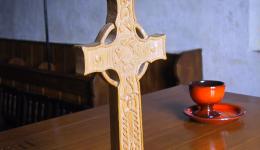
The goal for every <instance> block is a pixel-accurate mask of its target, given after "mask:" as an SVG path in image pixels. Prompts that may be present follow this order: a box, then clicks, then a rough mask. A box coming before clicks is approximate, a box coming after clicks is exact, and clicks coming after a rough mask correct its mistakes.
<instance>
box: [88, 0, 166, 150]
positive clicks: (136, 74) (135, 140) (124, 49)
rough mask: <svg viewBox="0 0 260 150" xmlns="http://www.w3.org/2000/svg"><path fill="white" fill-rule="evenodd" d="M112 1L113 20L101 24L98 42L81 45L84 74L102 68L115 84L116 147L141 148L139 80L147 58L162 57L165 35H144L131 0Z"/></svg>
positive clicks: (124, 149)
mask: <svg viewBox="0 0 260 150" xmlns="http://www.w3.org/2000/svg"><path fill="white" fill-rule="evenodd" d="M108 1H110V0H108ZM111 1H112V0H111ZM116 1H117V11H116V12H117V14H116V20H115V21H114V22H112V23H111V22H110V23H108V24H107V25H105V26H104V28H103V30H102V31H101V32H100V34H99V36H98V38H97V42H98V43H96V44H94V45H91V46H88V47H84V48H83V52H84V59H85V60H84V61H85V70H84V74H89V73H92V72H102V73H103V76H104V77H105V79H106V80H107V81H108V82H109V83H110V84H112V85H114V86H115V87H117V88H118V105H117V107H118V113H119V114H118V119H119V129H118V134H119V147H120V149H123V150H143V127H142V111H141V110H142V109H141V94H140V85H139V80H140V78H141V76H142V75H143V73H144V72H145V70H146V68H147V62H152V61H154V60H157V59H165V58H166V54H165V46H164V45H165V37H164V36H159V35H156V36H150V37H148V36H147V35H146V33H145V32H144V31H143V29H142V28H141V27H140V26H139V25H138V23H137V22H136V18H135V14H134V10H133V8H134V7H133V5H134V0H116ZM113 8H114V7H113ZM114 12H115V11H113V12H111V14H114ZM108 16H109V14H108ZM110 18H113V17H110ZM113 29H116V34H115V39H114V40H113V41H112V42H111V43H109V44H106V43H105V39H106V38H107V37H108V35H109V33H112V30H113ZM137 32H138V33H137ZM139 32H140V33H139ZM143 64H145V65H143ZM141 66H142V67H141ZM143 66H146V67H143ZM108 69H112V70H114V71H115V72H116V73H117V74H118V77H119V81H115V80H113V79H112V78H110V77H109V75H108V74H107V73H106V70H108ZM112 134H114V133H112ZM112 149H113V148H112Z"/></svg>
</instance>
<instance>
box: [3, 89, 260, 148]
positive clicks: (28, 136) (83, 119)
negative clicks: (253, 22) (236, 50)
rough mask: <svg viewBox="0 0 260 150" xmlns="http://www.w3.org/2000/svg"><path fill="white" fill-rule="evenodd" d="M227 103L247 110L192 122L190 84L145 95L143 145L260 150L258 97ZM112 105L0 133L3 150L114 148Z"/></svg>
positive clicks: (232, 97)
mask: <svg viewBox="0 0 260 150" xmlns="http://www.w3.org/2000/svg"><path fill="white" fill-rule="evenodd" d="M223 101H224V102H228V103H232V104H237V105H241V106H243V107H244V108H245V109H246V110H247V113H246V115H245V117H243V118H242V119H240V120H239V121H236V122H232V123H230V124H225V125H208V124H201V123H196V122H192V121H190V120H189V119H188V118H187V117H186V116H185V115H184V114H183V112H182V111H183V109H184V108H185V107H188V106H190V105H193V104H194V103H193V102H192V101H191V98H190V97H189V93H188V88H187V87H186V86H177V87H173V88H170V89H166V90H162V91H158V92H155V93H151V94H147V95H144V96H143V124H144V147H145V149H146V150H168V149H169V150H170V149H241V150H245V149H250V150H253V149H259V146H260V98H258V97H251V96H245V95H239V94H232V93H226V95H225V99H224V100H223ZM109 129H110V128H109V110H108V106H102V107H98V108H94V109H90V110H86V111H82V112H79V113H74V114H70V115H67V116H63V117H59V118H55V119H51V120H47V121H43V122H40V123H36V124H32V125H28V126H24V127H21V128H17V129H12V130H9V131H5V132H2V133H0V150H5V149H6V150H9V149H10V150H12V149H15V150H19V149H21V150H22V149H34V150H52V149H62V150H78V149H80V150H81V149H82V150H110V133H109Z"/></svg>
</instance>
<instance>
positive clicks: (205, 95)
mask: <svg viewBox="0 0 260 150" xmlns="http://www.w3.org/2000/svg"><path fill="white" fill-rule="evenodd" d="M189 91H190V96H191V98H192V100H193V101H194V102H195V103H197V104H198V106H199V107H198V108H199V109H198V110H197V111H196V112H195V113H196V114H195V115H197V116H199V117H203V118H215V117H219V116H220V114H219V113H218V112H217V111H215V110H214V107H213V106H214V104H217V103H220V102H221V100H222V99H223V97H224V94H225V83H224V82H221V81H212V80H205V81H194V82H192V83H191V84H190V85H189Z"/></svg>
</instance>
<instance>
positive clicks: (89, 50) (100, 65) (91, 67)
mask: <svg viewBox="0 0 260 150" xmlns="http://www.w3.org/2000/svg"><path fill="white" fill-rule="evenodd" d="M82 51H83V54H84V75H87V74H90V73H94V72H105V71H106V70H108V69H112V65H111V63H110V62H111V60H110V57H109V54H110V48H109V46H107V45H103V44H93V45H90V46H88V47H83V48H82Z"/></svg>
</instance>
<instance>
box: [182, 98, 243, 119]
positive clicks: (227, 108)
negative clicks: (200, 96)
mask: <svg viewBox="0 0 260 150" xmlns="http://www.w3.org/2000/svg"><path fill="white" fill-rule="evenodd" d="M198 109H199V106H198V105H194V106H190V107H188V108H186V109H184V114H185V115H187V116H188V117H190V118H191V119H193V120H195V121H198V122H202V123H210V124H222V123H228V122H231V121H235V120H238V119H239V118H240V117H241V116H243V115H244V114H245V113H246V111H245V109H244V108H241V107H239V106H236V105H233V104H227V103H220V104H215V105H214V107H213V109H214V110H215V111H217V112H219V113H220V116H219V117H216V118H202V117H199V116H196V115H195V113H196V112H197V111H198Z"/></svg>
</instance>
